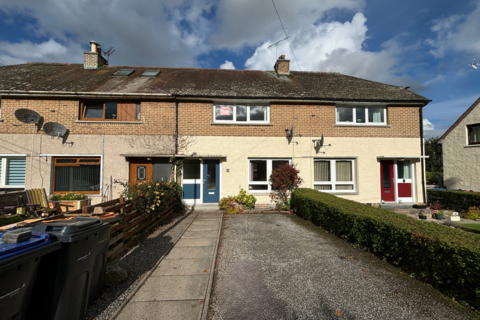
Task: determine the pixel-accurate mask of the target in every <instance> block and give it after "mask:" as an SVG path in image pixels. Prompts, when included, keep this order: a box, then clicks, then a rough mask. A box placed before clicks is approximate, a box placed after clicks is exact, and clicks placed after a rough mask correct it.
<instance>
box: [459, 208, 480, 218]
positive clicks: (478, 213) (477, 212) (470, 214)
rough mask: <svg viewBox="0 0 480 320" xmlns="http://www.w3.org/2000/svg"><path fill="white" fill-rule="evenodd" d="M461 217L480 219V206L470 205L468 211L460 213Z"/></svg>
mask: <svg viewBox="0 0 480 320" xmlns="http://www.w3.org/2000/svg"><path fill="white" fill-rule="evenodd" d="M461 216H462V218H464V219H470V220H475V219H480V207H470V208H468V211H466V212H464V213H462V214H461Z"/></svg>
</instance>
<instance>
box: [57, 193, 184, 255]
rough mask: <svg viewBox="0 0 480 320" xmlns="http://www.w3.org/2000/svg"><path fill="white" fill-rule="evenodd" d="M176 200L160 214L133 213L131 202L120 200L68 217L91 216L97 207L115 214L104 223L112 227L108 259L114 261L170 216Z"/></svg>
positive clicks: (69, 214)
mask: <svg viewBox="0 0 480 320" xmlns="http://www.w3.org/2000/svg"><path fill="white" fill-rule="evenodd" d="M175 200H176V198H174V199H171V200H170V201H169V202H168V204H167V206H166V208H165V209H164V210H163V211H162V212H160V213H154V212H150V213H141V212H139V211H134V212H132V210H133V209H132V204H131V202H130V200H124V199H123V198H118V199H113V200H110V201H107V202H103V203H99V204H96V205H92V206H85V207H83V208H82V209H79V210H75V211H69V212H68V213H67V214H66V215H67V216H72V215H79V214H82V215H83V214H90V213H92V212H93V210H94V208H95V207H103V208H105V211H106V212H107V213H110V212H113V213H115V215H114V216H111V217H108V218H106V219H103V221H105V222H108V223H110V225H111V226H112V228H111V231H110V243H109V248H108V257H109V258H110V259H113V258H115V257H117V256H118V255H120V254H121V253H122V252H124V251H125V250H127V249H129V248H130V247H132V246H134V245H136V244H137V243H138V240H140V239H142V238H143V237H144V236H145V235H147V234H148V233H149V232H150V231H152V230H153V229H154V228H155V227H157V226H158V224H159V223H160V222H162V221H163V220H164V219H165V217H167V216H168V215H170V214H171V213H172V212H173V206H174V202H175Z"/></svg>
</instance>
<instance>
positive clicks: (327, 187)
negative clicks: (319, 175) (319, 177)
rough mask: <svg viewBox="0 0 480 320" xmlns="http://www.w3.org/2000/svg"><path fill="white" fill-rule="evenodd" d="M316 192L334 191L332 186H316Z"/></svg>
mask: <svg viewBox="0 0 480 320" xmlns="http://www.w3.org/2000/svg"><path fill="white" fill-rule="evenodd" d="M315 190H318V191H322V190H332V186H331V185H323V186H319V185H316V186H315Z"/></svg>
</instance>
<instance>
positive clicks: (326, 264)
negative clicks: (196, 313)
mask: <svg viewBox="0 0 480 320" xmlns="http://www.w3.org/2000/svg"><path fill="white" fill-rule="evenodd" d="M208 319H212V320H217V319H218V320H220V319H235V320H238V319H249V320H253V319H262V320H263V319H265V320H267V319H358V320H360V319H389V320H393V319H435V320H440V319H448V320H454V319H478V316H477V315H476V314H473V313H472V312H470V311H469V310H468V309H466V308H464V307H462V306H460V305H459V304H458V303H454V302H452V301H451V299H449V298H448V297H446V296H444V295H442V294H440V293H439V292H438V291H436V290H434V289H433V288H432V287H430V286H428V285H426V284H424V283H422V282H420V281H418V280H416V279H413V278H411V277H410V276H409V275H407V274H405V273H402V271H401V270H400V269H398V268H396V267H394V266H392V265H390V264H388V263H385V262H383V261H382V260H380V259H379V258H377V257H375V256H373V255H372V254H370V253H367V252H365V251H363V250H361V249H358V248H354V247H353V246H352V245H351V244H350V243H348V242H345V241H343V240H342V239H340V238H337V237H335V236H333V235H331V234H329V233H327V232H325V230H323V229H321V228H319V227H315V226H313V225H312V224H310V223H308V222H305V221H304V220H303V219H301V218H299V217H297V216H294V215H288V214H248V215H225V216H224V220H223V227H222V234H221V239H220V247H219V249H218V256H217V265H216V271H215V278H214V284H213V290H212V295H211V303H210V306H209V312H208Z"/></svg>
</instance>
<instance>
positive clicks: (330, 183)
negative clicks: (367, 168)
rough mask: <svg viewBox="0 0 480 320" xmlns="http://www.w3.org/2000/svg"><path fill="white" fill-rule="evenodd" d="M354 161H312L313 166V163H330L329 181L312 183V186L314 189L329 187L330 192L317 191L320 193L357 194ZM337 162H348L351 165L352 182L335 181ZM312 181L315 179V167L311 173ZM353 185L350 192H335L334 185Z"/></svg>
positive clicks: (324, 159) (338, 159) (321, 159)
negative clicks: (316, 187) (330, 188)
mask: <svg viewBox="0 0 480 320" xmlns="http://www.w3.org/2000/svg"><path fill="white" fill-rule="evenodd" d="M355 160H356V159H351V158H350V159H349V158H346V159H343V158H335V159H331V158H318V159H314V164H315V162H318V161H329V162H330V179H331V181H315V180H314V181H313V186H314V189H315V186H322V185H323V186H331V187H332V190H318V191H321V192H328V193H355V192H357V184H356V172H355ZM337 161H350V162H351V163H352V181H337V167H336V163H337ZM313 179H315V166H314V172H313ZM337 184H338V185H346V184H347V185H353V189H352V190H344V189H342V190H336V185H337Z"/></svg>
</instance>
